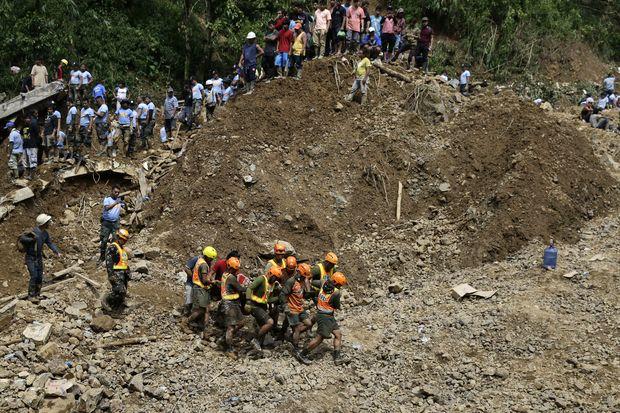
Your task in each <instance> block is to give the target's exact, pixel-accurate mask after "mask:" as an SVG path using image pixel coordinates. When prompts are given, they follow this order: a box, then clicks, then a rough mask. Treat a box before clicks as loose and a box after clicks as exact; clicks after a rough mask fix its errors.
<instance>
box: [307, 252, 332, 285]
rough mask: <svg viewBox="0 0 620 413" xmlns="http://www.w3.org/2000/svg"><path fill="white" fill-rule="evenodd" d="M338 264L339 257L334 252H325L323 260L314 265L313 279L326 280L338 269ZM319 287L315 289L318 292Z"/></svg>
mask: <svg viewBox="0 0 620 413" xmlns="http://www.w3.org/2000/svg"><path fill="white" fill-rule="evenodd" d="M337 264H338V257H337V256H336V254H334V253H333V252H328V253H327V254H325V259H324V260H323V262H319V263H317V264H316V265H314V266H313V267H312V280H313V281H321V284H322V283H323V281H325V280H326V279H327V278H328V277H330V276H331V275H332V274H334V272H335V271H336V265H337ZM318 290H319V289H318V288H315V291H316V292H318Z"/></svg>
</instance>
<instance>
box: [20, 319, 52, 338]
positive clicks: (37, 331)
mask: <svg viewBox="0 0 620 413" xmlns="http://www.w3.org/2000/svg"><path fill="white" fill-rule="evenodd" d="M51 333H52V324H51V323H40V322H38V321H34V322H32V323H30V324H29V325H28V326H27V327H26V329H25V330H24V332H23V333H22V334H23V335H24V337H26V338H29V339H30V340H32V341H36V342H37V343H47V340H48V339H49V338H50V334H51Z"/></svg>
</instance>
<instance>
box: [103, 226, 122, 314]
mask: <svg viewBox="0 0 620 413" xmlns="http://www.w3.org/2000/svg"><path fill="white" fill-rule="evenodd" d="M115 238H116V239H115V240H114V242H113V243H111V244H109V245H108V249H107V250H106V257H105V258H106V259H105V262H106V269H107V271H108V281H110V285H111V286H112V290H111V291H110V292H109V293H108V294H106V296H105V297H104V298H103V300H102V302H101V307H102V308H103V309H104V310H105V311H107V312H119V311H120V310H122V308H123V305H124V304H125V296H126V295H127V283H128V282H129V263H128V257H127V252H125V248H124V246H125V243H126V242H127V240H128V239H129V232H128V231H127V230H126V229H124V228H123V229H119V230H118V231H117V232H116V236H115Z"/></svg>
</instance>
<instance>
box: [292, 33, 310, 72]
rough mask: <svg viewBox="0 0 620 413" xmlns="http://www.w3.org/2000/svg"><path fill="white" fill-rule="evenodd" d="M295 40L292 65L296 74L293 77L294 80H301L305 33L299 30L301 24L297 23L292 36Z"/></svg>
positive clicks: (305, 41)
mask: <svg viewBox="0 0 620 413" xmlns="http://www.w3.org/2000/svg"><path fill="white" fill-rule="evenodd" d="M293 38H294V39H295V40H294V41H293V56H292V58H293V64H292V66H295V69H297V74H296V75H295V78H296V79H301V69H302V65H303V61H304V57H305V56H306V43H307V41H308V40H307V38H306V32H304V31H303V30H302V28H301V23H297V24H296V25H295V34H294V35H293Z"/></svg>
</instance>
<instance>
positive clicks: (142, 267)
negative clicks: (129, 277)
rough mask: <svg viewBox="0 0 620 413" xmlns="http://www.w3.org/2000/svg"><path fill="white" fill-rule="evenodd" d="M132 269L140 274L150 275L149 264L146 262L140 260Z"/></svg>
mask: <svg viewBox="0 0 620 413" xmlns="http://www.w3.org/2000/svg"><path fill="white" fill-rule="evenodd" d="M131 269H132V270H133V271H135V272H138V273H140V274H148V273H149V268H148V262H146V261H145V260H140V261H136V262H135V263H132V264H131Z"/></svg>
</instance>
